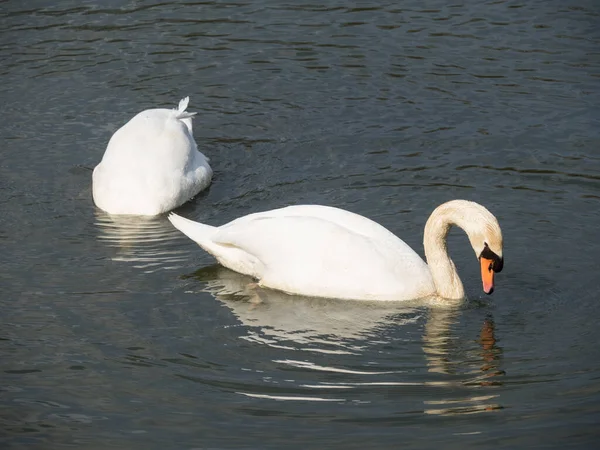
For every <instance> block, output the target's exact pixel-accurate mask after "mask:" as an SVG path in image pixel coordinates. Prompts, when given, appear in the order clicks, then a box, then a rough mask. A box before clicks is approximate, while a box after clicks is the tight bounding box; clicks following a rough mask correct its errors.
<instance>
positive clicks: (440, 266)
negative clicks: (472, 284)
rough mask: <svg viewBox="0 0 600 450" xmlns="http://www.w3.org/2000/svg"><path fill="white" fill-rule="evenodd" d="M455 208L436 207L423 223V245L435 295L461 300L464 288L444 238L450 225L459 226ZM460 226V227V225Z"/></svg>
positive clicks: (463, 295)
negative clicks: (424, 223)
mask: <svg viewBox="0 0 600 450" xmlns="http://www.w3.org/2000/svg"><path fill="white" fill-rule="evenodd" d="M459 219H460V217H458V215H457V213H456V211H455V210H453V209H451V208H445V207H444V205H442V206H440V207H438V208H437V209H436V210H435V211H433V213H432V214H431V216H430V217H429V219H428V220H427V223H426V225H425V233H424V236H423V247H424V248H425V258H426V259H427V265H428V266H429V270H430V272H431V276H432V278H433V282H434V284H435V289H436V291H437V295H439V296H440V297H442V298H444V299H449V300H462V299H464V297H465V290H464V288H463V284H462V282H461V281H460V277H459V276H458V273H457V271H456V267H455V265H454V262H453V261H452V259H450V256H449V255H448V248H447V244H446V238H447V236H448V232H449V231H450V228H451V227H452V225H457V226H460V223H458V222H459ZM461 228H462V227H461Z"/></svg>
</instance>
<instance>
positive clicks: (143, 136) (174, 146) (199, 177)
mask: <svg viewBox="0 0 600 450" xmlns="http://www.w3.org/2000/svg"><path fill="white" fill-rule="evenodd" d="M188 102H189V98H187V97H186V98H185V99H183V100H181V102H180V103H179V108H178V109H176V110H170V109H162V108H161V109H148V110H145V111H142V112H140V113H139V114H137V115H136V116H134V117H133V118H132V119H131V120H130V121H129V122H127V123H126V124H125V125H123V126H122V127H121V128H119V129H118V130H117V131H116V132H115V133H114V134H113V136H112V137H111V139H110V141H109V143H108V146H107V149H106V152H105V153H104V156H103V158H102V161H101V162H100V164H98V166H96V168H95V169H94V173H93V196H94V201H95V203H96V205H97V206H98V207H100V208H101V209H103V210H105V211H107V212H108V213H111V214H142V215H156V214H160V213H162V212H165V211H168V210H170V209H173V208H175V207H177V206H179V205H181V204H183V203H185V202H186V201H187V200H189V199H191V198H192V197H194V196H195V195H196V194H197V193H198V192H200V191H201V190H202V189H204V188H205V187H206V186H208V185H209V184H210V181H211V178H212V169H211V168H210V166H209V164H208V159H207V158H206V157H205V156H204V155H203V154H202V153H200V152H199V151H198V148H197V146H196V142H195V141H194V137H193V135H192V123H191V120H192V117H193V115H194V114H195V113H188V112H186V111H185V108H186V107H187V104H188Z"/></svg>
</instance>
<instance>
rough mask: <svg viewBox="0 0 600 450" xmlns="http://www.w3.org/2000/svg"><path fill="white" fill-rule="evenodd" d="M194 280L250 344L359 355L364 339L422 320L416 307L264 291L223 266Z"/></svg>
mask: <svg viewBox="0 0 600 450" xmlns="http://www.w3.org/2000/svg"><path fill="white" fill-rule="evenodd" d="M193 276H194V277H196V278H198V279H201V280H202V281H204V282H205V283H206V289H205V290H207V291H208V292H210V293H211V294H213V295H214V296H215V298H217V299H218V300H220V301H221V302H223V304H224V305H226V306H227V307H228V308H230V309H231V310H232V312H233V313H234V314H235V316H236V317H237V318H238V319H239V320H240V321H241V322H242V323H243V324H244V325H246V326H247V327H248V335H247V336H246V337H245V338H246V339H248V340H251V341H255V342H260V343H263V344H267V345H270V346H274V347H278V348H289V349H295V350H304V351H313V352H321V353H338V354H343V353H355V352H359V351H360V350H361V349H362V348H363V347H364V346H365V345H366V338H373V337H377V335H378V333H377V330H379V329H381V328H383V327H387V326H389V325H391V324H395V325H396V326H398V325H402V324H405V323H415V322H417V321H418V319H419V318H420V314H419V313H418V311H417V310H416V308H415V307H414V306H410V305H406V304H400V303H394V302H365V301H348V300H331V299H320V298H312V297H302V296H298V295H289V294H285V293H283V292H279V291H274V290H271V289H264V288H261V287H259V286H258V285H257V284H256V283H254V281H253V280H252V279H251V278H250V277H247V276H245V275H241V274H238V273H236V272H233V271H231V270H228V269H225V268H223V267H221V266H212V267H209V268H205V269H202V270H200V271H198V272H196V273H195V274H194V275H193ZM298 345H299V346H300V347H299V348H298V347H296V346H298Z"/></svg>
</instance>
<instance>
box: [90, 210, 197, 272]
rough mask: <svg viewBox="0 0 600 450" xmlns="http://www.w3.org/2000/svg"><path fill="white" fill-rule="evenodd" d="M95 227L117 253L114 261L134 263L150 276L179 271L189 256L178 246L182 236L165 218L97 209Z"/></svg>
mask: <svg viewBox="0 0 600 450" xmlns="http://www.w3.org/2000/svg"><path fill="white" fill-rule="evenodd" d="M95 225H96V226H97V228H98V239H100V240H101V241H103V242H105V243H106V244H107V245H108V246H109V247H113V248H115V249H116V250H117V252H116V254H115V255H114V256H113V258H112V259H113V260H114V261H125V262H133V263H134V267H136V268H138V269H142V270H144V271H145V272H148V273H150V272H154V271H156V270H158V269H175V268H179V267H180V263H181V262H182V261H184V260H186V259H187V258H188V256H189V250H182V249H180V248H177V246H176V245H174V242H175V241H177V240H178V238H179V237H180V235H179V232H178V231H177V230H176V229H175V228H173V226H171V224H170V223H169V221H168V220H167V219H166V218H165V217H162V216H159V217H144V216H112V215H109V214H106V213H105V212H103V211H100V210H98V209H97V210H96V222H95ZM184 248H188V247H184Z"/></svg>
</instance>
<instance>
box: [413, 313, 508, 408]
mask: <svg viewBox="0 0 600 450" xmlns="http://www.w3.org/2000/svg"><path fill="white" fill-rule="evenodd" d="M458 315H459V311H456V310H448V309H431V310H430V311H429V315H428V317H427V322H426V324H425V332H424V334H423V351H424V353H425V356H426V358H427V367H428V371H429V372H430V373H439V374H447V375H456V374H458V375H463V374H464V375H465V377H461V378H463V379H462V380H461V382H460V384H462V385H464V386H479V387H487V386H497V385H501V382H500V381H497V380H491V378H494V377H499V376H502V375H504V372H503V371H501V370H500V369H499V365H500V355H501V350H500V349H499V348H498V347H497V346H496V338H495V335H494V322H493V320H492V319H491V318H490V317H488V318H486V320H485V321H484V323H483V325H482V328H481V332H480V339H479V340H478V345H477V347H476V349H475V350H473V349H465V348H464V345H463V344H462V343H461V342H458V339H457V337H456V336H455V335H453V333H452V325H453V324H455V323H456V322H457V320H458ZM452 384H453V383H452V382H450V383H448V385H452ZM497 397H498V395H476V396H467V397H461V396H458V397H450V398H447V399H441V400H431V401H426V402H425V403H426V404H427V405H430V406H433V408H431V409H427V410H426V413H427V414H444V415H445V414H465V413H467V414H473V413H477V412H485V411H493V410H496V409H500V408H501V406H500V405H499V404H497V403H493V402H492V400H493V399H495V398H497Z"/></svg>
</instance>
